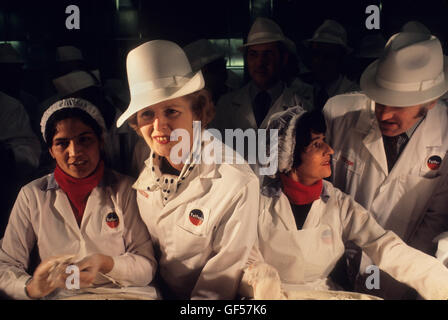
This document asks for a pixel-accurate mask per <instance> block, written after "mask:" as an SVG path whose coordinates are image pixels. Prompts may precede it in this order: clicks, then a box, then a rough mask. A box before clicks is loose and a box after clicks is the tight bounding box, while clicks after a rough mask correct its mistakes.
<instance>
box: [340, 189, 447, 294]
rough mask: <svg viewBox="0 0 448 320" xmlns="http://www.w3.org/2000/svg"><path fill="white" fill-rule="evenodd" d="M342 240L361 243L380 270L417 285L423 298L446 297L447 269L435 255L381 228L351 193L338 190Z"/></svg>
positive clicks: (414, 286)
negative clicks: (349, 194)
mask: <svg viewBox="0 0 448 320" xmlns="http://www.w3.org/2000/svg"><path fill="white" fill-rule="evenodd" d="M338 201H339V207H340V208H341V210H340V214H341V221H342V227H343V239H344V241H347V240H352V241H354V242H355V243H356V244H357V245H358V246H360V247H361V248H362V249H363V250H364V251H365V252H366V253H367V255H368V256H369V257H370V258H371V259H372V260H373V262H374V264H375V265H376V266H378V267H379V268H380V269H381V270H383V271H385V272H387V273H388V274H389V275H391V276H392V277H393V278H395V279H396V280H398V281H400V282H403V283H405V284H407V285H409V286H411V287H413V288H414V289H416V290H417V291H418V292H419V293H420V295H421V296H422V297H424V298H425V299H448V269H447V268H445V266H444V265H443V264H442V263H440V261H438V260H437V259H435V258H434V257H431V256H429V255H427V254H425V253H423V252H421V251H419V250H417V249H414V248H412V247H410V246H408V245H406V244H405V243H404V242H403V241H402V240H401V239H400V238H399V237H398V236H397V235H396V234H395V233H393V232H392V231H386V230H384V229H383V228H382V227H381V226H380V225H379V224H378V223H377V222H376V221H375V219H374V218H373V216H372V215H370V213H369V212H368V211H367V210H365V209H364V208H363V207H362V206H361V205H359V204H358V203H356V202H355V201H354V200H353V199H352V198H351V197H350V196H348V195H345V194H343V193H342V192H340V191H339V192H338Z"/></svg>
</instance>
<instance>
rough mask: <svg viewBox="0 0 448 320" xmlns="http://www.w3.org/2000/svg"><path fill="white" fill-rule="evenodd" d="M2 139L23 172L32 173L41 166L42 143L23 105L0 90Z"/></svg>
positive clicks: (0, 131) (0, 134) (0, 137)
mask: <svg viewBox="0 0 448 320" xmlns="http://www.w3.org/2000/svg"><path fill="white" fill-rule="evenodd" d="M0 106H1V107H0V141H2V142H5V143H6V144H7V146H8V147H9V148H11V149H12V151H13V153H14V158H15V161H16V164H17V165H18V170H24V169H23V168H26V169H28V171H27V172H19V173H21V174H24V175H26V174H30V172H31V171H32V170H34V169H37V167H38V166H39V157H40V153H41V148H40V143H39V140H38V139H37V137H36V135H35V134H34V133H33V130H32V129H31V125H30V119H29V117H28V114H27V113H26V110H25V108H24V107H23V105H22V104H21V103H20V102H19V101H18V100H16V99H14V98H13V97H10V96H8V95H6V94H5V93H3V92H1V91H0Z"/></svg>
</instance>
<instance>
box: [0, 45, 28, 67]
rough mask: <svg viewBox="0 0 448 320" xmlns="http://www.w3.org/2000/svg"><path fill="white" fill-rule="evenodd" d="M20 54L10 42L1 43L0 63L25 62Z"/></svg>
mask: <svg viewBox="0 0 448 320" xmlns="http://www.w3.org/2000/svg"><path fill="white" fill-rule="evenodd" d="M24 62H25V61H24V60H23V59H22V57H21V56H20V54H19V53H18V52H17V51H16V49H14V47H13V46H12V45H11V44H10V43H0V63H24Z"/></svg>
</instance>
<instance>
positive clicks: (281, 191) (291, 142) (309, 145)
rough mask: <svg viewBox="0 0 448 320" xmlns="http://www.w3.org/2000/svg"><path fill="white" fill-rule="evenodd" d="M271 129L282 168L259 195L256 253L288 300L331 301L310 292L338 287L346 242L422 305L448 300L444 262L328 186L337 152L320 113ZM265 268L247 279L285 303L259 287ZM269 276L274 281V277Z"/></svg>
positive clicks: (287, 116) (290, 113)
mask: <svg viewBox="0 0 448 320" xmlns="http://www.w3.org/2000/svg"><path fill="white" fill-rule="evenodd" d="M268 129H278V130H279V131H278V132H279V139H278V150H279V165H278V172H277V173H276V175H275V176H274V177H271V178H270V179H266V180H265V182H264V184H263V187H262V189H261V196H260V216H259V221H258V238H259V240H258V244H257V246H256V247H255V249H254V256H256V255H257V254H256V253H258V262H263V261H264V262H265V264H264V266H266V264H268V265H271V266H273V267H274V268H275V269H276V270H277V271H278V273H279V276H280V281H281V282H282V285H283V290H284V293H285V294H286V296H287V297H289V298H300V297H302V298H303V297H310V298H318V297H319V295H320V297H323V298H324V299H325V297H327V298H328V297H330V296H331V295H329V294H328V293H325V292H324V293H318V292H316V293H315V294H314V295H313V293H310V292H304V291H307V290H328V289H333V290H334V289H336V288H337V287H335V286H334V284H333V283H332V282H331V281H329V280H328V276H329V274H330V272H331V271H332V270H333V268H334V267H335V265H336V263H337V262H338V260H339V259H340V258H341V257H342V255H343V253H344V243H345V242H347V241H353V242H355V243H356V244H357V245H359V246H360V247H362V248H363V250H365V252H366V253H367V254H368V255H369V256H370V257H371V258H372V260H373V263H374V265H375V266H377V267H378V268H380V269H382V270H384V271H386V272H387V273H389V274H390V275H391V276H392V277H394V278H395V279H397V280H398V281H401V282H404V283H406V284H408V285H409V286H411V287H413V288H415V289H416V290H417V291H418V292H419V293H420V294H421V295H422V296H423V297H424V298H426V299H447V298H448V269H446V268H445V266H444V265H443V264H442V263H440V262H439V261H438V260H437V259H435V258H434V257H431V256H429V255H426V254H424V253H423V252H421V251H418V250H416V249H414V248H411V247H409V246H407V245H406V244H405V243H404V242H403V241H402V240H401V239H400V238H399V237H398V236H397V235H396V234H395V233H393V232H392V231H386V230H384V229H383V228H382V227H381V226H380V225H379V224H378V223H377V222H376V221H375V219H374V218H373V216H372V215H371V214H370V213H369V212H368V211H367V210H366V209H364V208H363V207H362V206H361V205H359V204H358V203H356V202H355V201H354V200H353V199H352V198H351V197H350V196H348V195H346V194H345V193H343V192H341V191H340V190H339V189H336V188H335V187H333V185H332V184H331V183H330V182H328V181H325V180H323V179H325V178H327V177H329V176H330V175H331V166H330V162H331V155H332V154H333V150H332V148H331V147H330V146H329V145H328V144H327V143H326V142H325V131H326V125H325V120H324V117H323V115H322V114H321V113H319V112H316V111H313V112H311V113H309V112H308V113H307V112H305V111H304V110H303V109H301V108H291V109H289V110H287V111H285V112H283V113H278V114H276V115H274V116H273V117H272V118H271V121H270V123H269V125H268ZM254 260H257V259H254ZM260 266H263V264H260V263H258V264H254V266H253V267H252V268H249V269H248V271H247V275H246V274H245V278H244V279H247V277H249V278H248V279H249V282H250V283H251V284H252V285H253V286H254V287H255V293H256V294H258V295H259V296H263V297H265V298H268V299H269V298H279V297H281V296H280V295H277V297H275V296H272V294H275V292H274V291H272V292H257V291H259V289H257V282H261V283H262V282H263V281H264V280H266V279H263V276H262V275H263V273H262V272H260V270H266V268H264V269H263V268H260ZM266 277H270V278H272V279H275V275H273V273H272V272H268V273H265V278H266ZM244 283H245V280H244V281H243V284H244ZM380 285H381V284H380ZM366 291H367V290H366ZM278 293H279V292H278V291H277V294H278ZM270 294H271V295H270ZM341 297H342V298H343V297H347V295H342V296H341ZM353 297H355V298H357V297H358V296H356V295H354V296H353ZM358 298H359V297H358ZM361 298H362V297H361Z"/></svg>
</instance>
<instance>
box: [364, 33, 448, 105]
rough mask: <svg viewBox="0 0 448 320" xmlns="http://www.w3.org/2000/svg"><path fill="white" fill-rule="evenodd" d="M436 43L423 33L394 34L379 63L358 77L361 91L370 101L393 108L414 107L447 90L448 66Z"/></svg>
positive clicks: (373, 64) (437, 96)
mask: <svg viewBox="0 0 448 320" xmlns="http://www.w3.org/2000/svg"><path fill="white" fill-rule="evenodd" d="M446 60H447V59H446V58H445V57H444V56H443V52H442V47H441V44H440V41H439V40H438V39H437V38H436V37H435V36H431V35H428V34H424V33H407V32H402V33H397V34H395V35H393V36H392V37H391V38H390V39H389V41H388V42H387V44H386V47H385V48H384V51H383V55H382V56H381V58H380V59H378V60H376V61H375V62H373V63H372V64H370V65H369V66H368V67H367V68H366V70H365V71H364V72H363V74H362V76H361V89H362V90H363V91H364V92H365V93H366V94H367V96H369V97H370V98H371V99H372V100H374V101H376V102H378V103H381V104H384V105H388V106H396V107H407V106H414V105H418V104H422V103H426V102H429V101H431V100H434V99H436V98H439V97H440V96H442V95H443V94H444V93H445V92H446V91H447V90H448V79H447V75H448V64H447V61H446Z"/></svg>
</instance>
